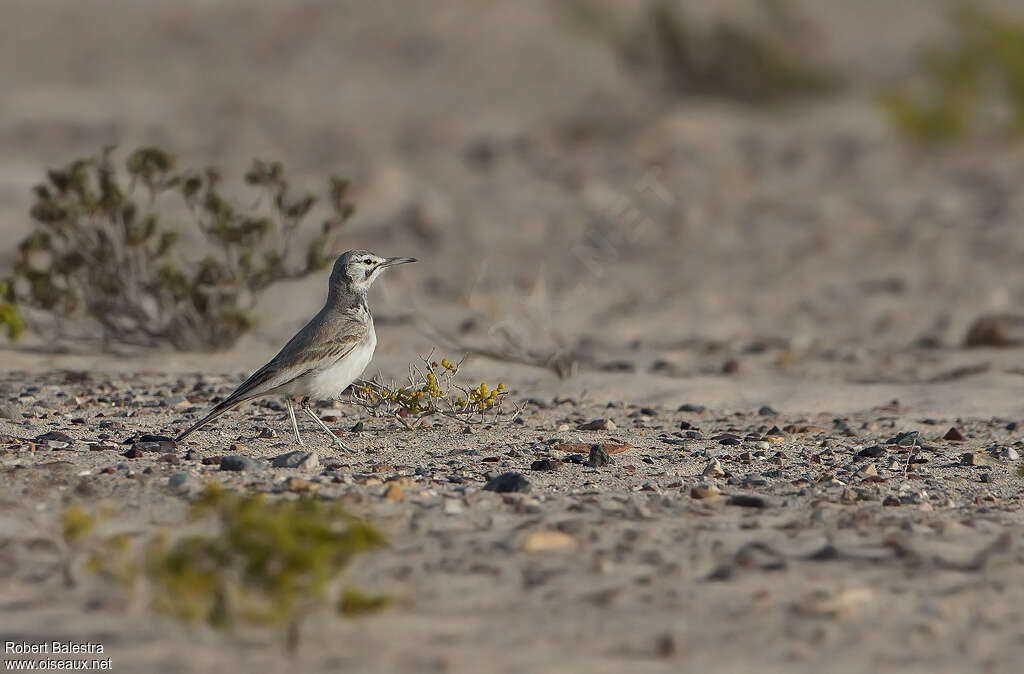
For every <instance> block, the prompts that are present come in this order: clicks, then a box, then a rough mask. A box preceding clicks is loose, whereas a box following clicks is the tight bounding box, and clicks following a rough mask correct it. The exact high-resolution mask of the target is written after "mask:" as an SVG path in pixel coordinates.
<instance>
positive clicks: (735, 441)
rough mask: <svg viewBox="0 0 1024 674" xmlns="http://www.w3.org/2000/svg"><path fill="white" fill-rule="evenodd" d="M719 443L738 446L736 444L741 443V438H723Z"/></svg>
mask: <svg viewBox="0 0 1024 674" xmlns="http://www.w3.org/2000/svg"><path fill="white" fill-rule="evenodd" d="M718 444H720V445H729V446H731V447H732V446H736V445H738V444H740V439H739V438H722V439H721V440H719V441H718Z"/></svg>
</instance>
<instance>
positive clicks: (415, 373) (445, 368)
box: [352, 356, 518, 429]
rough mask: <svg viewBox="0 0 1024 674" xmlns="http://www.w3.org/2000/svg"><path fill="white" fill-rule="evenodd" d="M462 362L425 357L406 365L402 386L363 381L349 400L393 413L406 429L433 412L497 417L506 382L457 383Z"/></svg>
mask: <svg viewBox="0 0 1024 674" xmlns="http://www.w3.org/2000/svg"><path fill="white" fill-rule="evenodd" d="M463 360H464V359H463ZM462 363H463V361H459V362H457V363H453V362H452V361H451V360H449V359H448V358H442V359H441V362H440V363H438V362H437V361H435V360H431V359H430V357H429V356H428V357H426V358H424V359H423V364H422V365H420V366H418V367H414V366H410V367H409V377H408V383H407V384H406V385H405V386H398V385H397V384H395V383H392V384H391V385H385V384H383V383H381V382H379V381H370V382H362V383H360V384H357V385H355V386H353V387H352V400H353V402H355V403H356V404H357V405H361V406H362V407H363V408H365V409H367V410H369V411H370V412H372V413H373V414H374V415H375V416H385V415H387V416H394V417H395V418H396V419H398V421H399V422H401V423H402V424H403V425H404V426H405V427H406V428H409V429H412V428H416V427H417V426H419V425H420V424H421V423H422V422H423V420H425V419H427V418H428V417H430V416H433V415H438V416H443V417H448V418H450V419H455V420H458V421H461V422H463V423H481V422H482V421H483V420H484V418H485V415H490V416H491V417H493V418H497V417H499V416H500V415H501V414H502V413H503V410H502V404H503V402H504V399H505V397H506V396H507V395H508V391H506V390H505V384H503V383H500V384H498V386H497V387H496V388H494V389H491V388H489V387H488V386H487V383H486V382H481V383H480V384H479V385H477V386H476V387H475V388H467V387H465V386H463V385H461V384H459V383H457V382H456V376H457V375H458V374H459V369H460V368H461V367H462ZM516 413H518V411H517V412H516Z"/></svg>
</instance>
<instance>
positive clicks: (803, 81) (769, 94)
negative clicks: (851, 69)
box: [575, 0, 842, 105]
mask: <svg viewBox="0 0 1024 674" xmlns="http://www.w3.org/2000/svg"><path fill="white" fill-rule="evenodd" d="M684 4H685V3H681V2H678V1H675V0H656V1H654V2H649V3H647V4H646V5H641V6H642V7H643V9H642V11H641V16H640V17H639V19H638V20H636V21H634V25H632V26H627V27H619V26H616V25H614V24H613V23H612V22H610V21H609V20H608V19H607V18H606V17H602V16H601V15H600V14H599V13H598V12H596V11H594V10H593V8H592V7H588V6H587V5H586V3H585V2H583V1H582V0H579V1H578V2H577V3H575V11H576V14H577V17H576V18H577V19H578V21H579V22H580V23H582V24H583V25H585V26H587V27H589V28H590V30H591V31H592V32H598V33H599V34H601V35H603V36H605V37H606V38H607V39H608V40H609V41H610V42H611V44H613V45H614V46H615V49H616V51H617V53H618V55H619V56H620V58H621V60H622V61H623V63H624V64H626V66H627V67H629V68H631V69H633V70H634V71H637V72H640V73H641V74H654V76H655V77H656V79H658V80H660V81H661V82H662V83H664V84H666V85H667V86H668V87H669V89H670V91H672V92H673V93H674V94H676V95H679V96H706V97H709V98H719V99H725V100H728V101H732V102H736V103H742V104H745V105H758V104H766V103H775V102H780V101H785V100H788V99H792V98H795V97H803V96H809V95H821V94H825V93H829V92H831V91H834V90H835V89H837V88H838V87H839V86H840V85H841V83H842V79H841V77H840V76H839V75H838V74H837V73H836V72H834V71H833V70H831V69H829V68H825V67H823V66H820V65H814V59H813V54H814V52H815V49H816V47H817V45H816V44H815V36H814V31H813V30H811V29H810V27H809V24H808V22H807V21H806V20H805V19H803V18H801V17H799V16H798V15H797V14H796V12H795V10H794V9H793V8H792V7H791V6H790V4H789V3H788V2H786V1H785V0H765V1H764V2H760V3H757V5H756V8H757V11H758V14H757V16H755V17H753V19H754V20H753V21H751V22H750V23H749V24H745V23H741V22H738V21H735V20H728V19H722V20H718V21H715V22H713V23H711V24H710V25H705V24H701V23H700V22H697V21H694V20H693V19H692V18H691V17H689V16H687V14H686V12H685V8H684V7H683V5H684ZM809 54H810V55H811V57H810V58H808V55H809Z"/></svg>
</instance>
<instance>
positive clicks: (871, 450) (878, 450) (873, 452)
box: [857, 445, 885, 459]
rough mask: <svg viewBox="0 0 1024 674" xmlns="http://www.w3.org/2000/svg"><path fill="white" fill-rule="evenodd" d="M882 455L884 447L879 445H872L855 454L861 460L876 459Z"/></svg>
mask: <svg viewBox="0 0 1024 674" xmlns="http://www.w3.org/2000/svg"><path fill="white" fill-rule="evenodd" d="M883 454H885V447H883V446H881V445H872V446H871V447H867V448H865V449H862V450H860V451H859V452H857V456H858V457H859V458H862V459H877V458H878V457H880V456H882V455H883Z"/></svg>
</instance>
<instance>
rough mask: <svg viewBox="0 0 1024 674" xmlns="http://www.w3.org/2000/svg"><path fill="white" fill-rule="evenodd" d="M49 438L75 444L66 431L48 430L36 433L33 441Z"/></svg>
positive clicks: (47, 440) (44, 440) (39, 441)
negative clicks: (39, 433) (47, 431)
mask: <svg viewBox="0 0 1024 674" xmlns="http://www.w3.org/2000/svg"><path fill="white" fill-rule="evenodd" d="M51 440H52V441H54V442H66V443H68V444H69V445H73V444H75V439H74V438H73V437H71V436H70V435H68V434H67V433H61V432H60V431H50V432H49V433H43V434H42V435H37V436H36V437H35V440H34V442H38V443H44V442H50V441H51Z"/></svg>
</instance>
